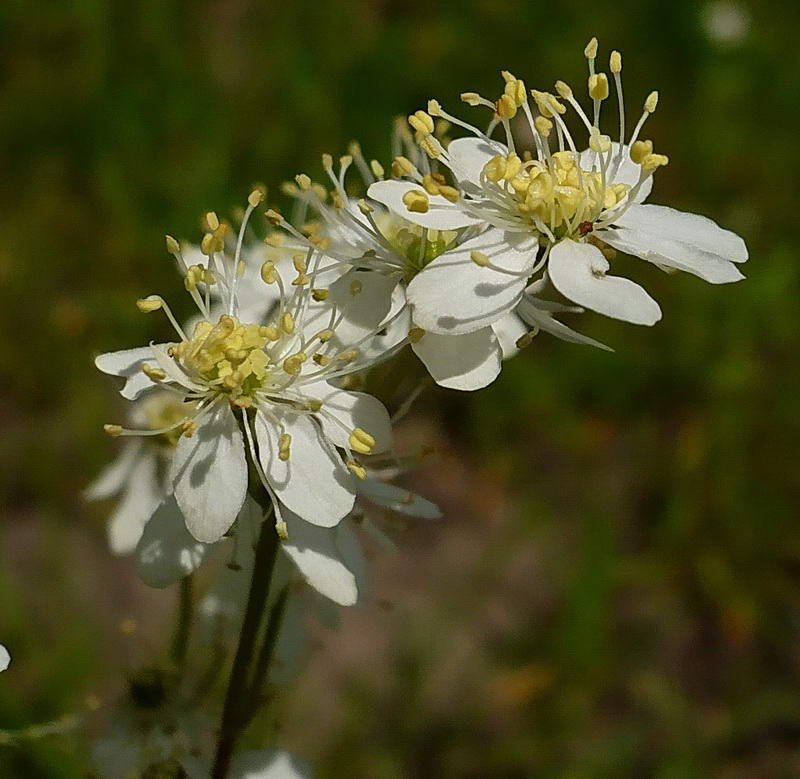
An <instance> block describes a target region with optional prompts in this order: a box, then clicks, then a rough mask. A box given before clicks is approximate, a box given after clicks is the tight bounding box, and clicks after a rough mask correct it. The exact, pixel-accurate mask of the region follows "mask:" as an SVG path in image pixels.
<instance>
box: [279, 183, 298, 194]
mask: <svg viewBox="0 0 800 779" xmlns="http://www.w3.org/2000/svg"><path fill="white" fill-rule="evenodd" d="M281 192H282V193H283V194H284V195H286V196H287V197H297V196H298V195H299V194H300V188H299V187H298V186H297V184H295V183H294V182H293V181H283V182H281Z"/></svg>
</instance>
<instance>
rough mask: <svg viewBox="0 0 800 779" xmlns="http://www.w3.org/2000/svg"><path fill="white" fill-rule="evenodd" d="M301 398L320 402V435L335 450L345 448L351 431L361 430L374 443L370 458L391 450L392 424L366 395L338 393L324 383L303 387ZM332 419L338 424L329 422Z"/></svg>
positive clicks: (336, 388)
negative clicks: (354, 429) (335, 448)
mask: <svg viewBox="0 0 800 779" xmlns="http://www.w3.org/2000/svg"><path fill="white" fill-rule="evenodd" d="M302 392H303V396H304V397H307V398H313V399H316V400H321V401H322V410H323V412H324V413H321V414H319V415H318V417H317V418H318V420H319V422H320V426H321V427H322V434H323V435H324V436H325V437H326V438H327V439H328V440H329V441H331V442H332V443H333V444H334V445H335V446H341V447H345V446H348V439H349V438H350V433H351V432H352V431H353V428H355V427H360V428H361V429H362V430H365V431H366V432H367V433H369V434H370V435H371V436H372V437H373V438H374V439H375V447H374V448H373V450H372V453H373V454H378V453H379V452H385V451H386V450H387V449H391V448H392V423H391V421H390V420H389V412H388V411H387V410H386V407H385V406H384V405H383V403H381V402H380V401H379V400H378V399H377V398H375V397H373V396H372V395H367V394H366V393H365V392H350V391H349V390H343V389H339V388H338V387H334V386H333V385H332V384H329V383H328V382H327V381H320V382H317V383H315V384H305V385H303V388H302ZM328 415H332V416H333V417H335V418H336V419H337V420H338V421H339V422H340V424H336V422H334V421H332V420H331V419H328V418H327V416H328Z"/></svg>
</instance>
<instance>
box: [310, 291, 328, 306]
mask: <svg viewBox="0 0 800 779" xmlns="http://www.w3.org/2000/svg"><path fill="white" fill-rule="evenodd" d="M328 295H330V292H329V291H328V290H327V289H321V288H317V289H312V290H311V297H312V298H314V300H316V301H317V303H321V302H322V301H323V300H327V299H328Z"/></svg>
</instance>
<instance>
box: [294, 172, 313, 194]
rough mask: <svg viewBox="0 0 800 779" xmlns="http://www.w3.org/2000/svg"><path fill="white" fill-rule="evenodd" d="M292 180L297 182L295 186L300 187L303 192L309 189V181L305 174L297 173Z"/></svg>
mask: <svg viewBox="0 0 800 779" xmlns="http://www.w3.org/2000/svg"><path fill="white" fill-rule="evenodd" d="M294 180H295V181H296V182H297V186H298V187H300V189H301V190H302V191H303V192H307V191H308V190H309V189H311V179H310V178H309V177H308V176H306V174H305V173H298V174H297V175H296V176H295V177H294Z"/></svg>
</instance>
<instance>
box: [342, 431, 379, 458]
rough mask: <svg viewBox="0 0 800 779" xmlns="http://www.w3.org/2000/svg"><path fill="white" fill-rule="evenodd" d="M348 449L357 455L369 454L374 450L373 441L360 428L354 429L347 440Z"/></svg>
mask: <svg viewBox="0 0 800 779" xmlns="http://www.w3.org/2000/svg"><path fill="white" fill-rule="evenodd" d="M348 443H349V444H350V448H351V449H352V450H353V451H354V452H358V453H359V454H369V453H370V452H371V451H372V450H373V449H374V448H375V439H374V438H373V437H372V436H371V435H370V434H369V433H368V432H367V431H366V430H362V429H361V428H360V427H356V428H355V429H354V430H353V432H352V433H350V438H349V439H348Z"/></svg>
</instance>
